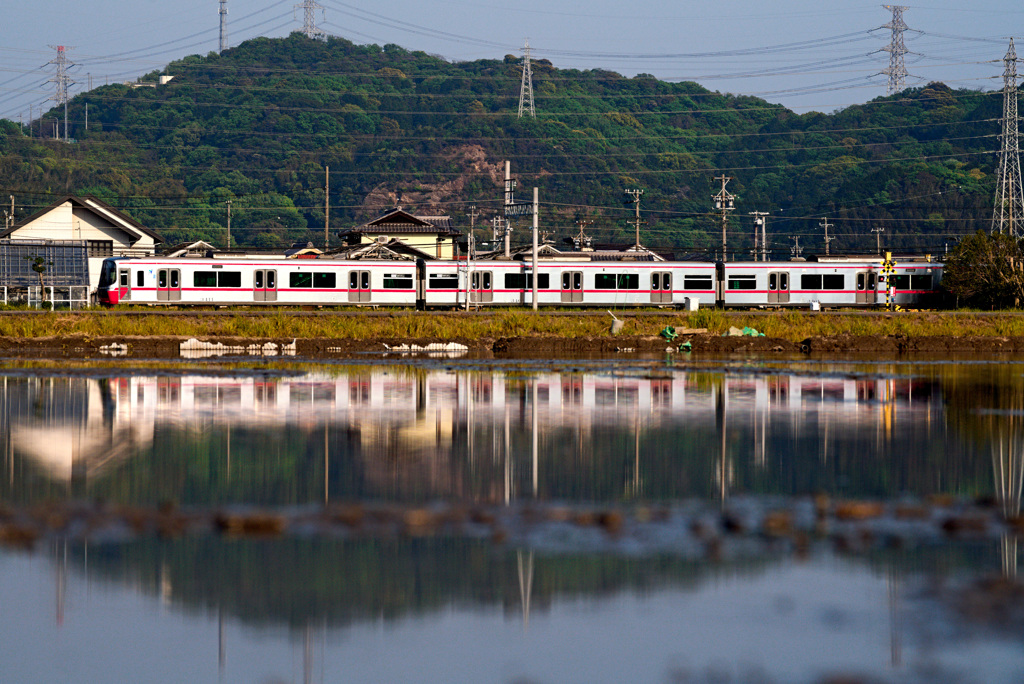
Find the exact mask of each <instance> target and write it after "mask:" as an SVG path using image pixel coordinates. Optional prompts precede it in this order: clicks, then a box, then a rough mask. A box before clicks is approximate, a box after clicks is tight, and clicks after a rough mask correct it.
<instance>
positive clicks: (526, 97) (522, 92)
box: [519, 39, 537, 119]
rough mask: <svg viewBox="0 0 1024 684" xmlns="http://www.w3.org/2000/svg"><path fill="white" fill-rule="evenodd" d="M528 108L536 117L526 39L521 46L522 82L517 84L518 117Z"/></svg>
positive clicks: (531, 114) (528, 43)
mask: <svg viewBox="0 0 1024 684" xmlns="http://www.w3.org/2000/svg"><path fill="white" fill-rule="evenodd" d="M527 108H528V109H529V111H530V116H532V117H534V118H536V117H537V112H536V111H534V108H533V70H532V69H531V68H530V40H529V39H527V40H526V47H524V48H523V82H522V84H521V85H520V86H519V118H520V119H521V118H523V110H524V109H527Z"/></svg>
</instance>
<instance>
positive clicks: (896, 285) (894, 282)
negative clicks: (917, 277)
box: [889, 273, 910, 290]
mask: <svg viewBox="0 0 1024 684" xmlns="http://www.w3.org/2000/svg"><path fill="white" fill-rule="evenodd" d="M889 287H891V288H892V289H894V290H909V289H910V276H909V275H907V274H905V273H904V274H901V275H891V276H889Z"/></svg>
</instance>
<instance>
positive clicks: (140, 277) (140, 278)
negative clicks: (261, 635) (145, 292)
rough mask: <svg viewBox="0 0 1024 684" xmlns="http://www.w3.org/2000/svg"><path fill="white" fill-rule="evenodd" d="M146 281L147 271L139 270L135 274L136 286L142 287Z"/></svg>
mask: <svg viewBox="0 0 1024 684" xmlns="http://www.w3.org/2000/svg"><path fill="white" fill-rule="evenodd" d="M145 283H146V272H145V271H139V272H138V273H137V274H136V275H135V287H142V286H143V285H144V284H145Z"/></svg>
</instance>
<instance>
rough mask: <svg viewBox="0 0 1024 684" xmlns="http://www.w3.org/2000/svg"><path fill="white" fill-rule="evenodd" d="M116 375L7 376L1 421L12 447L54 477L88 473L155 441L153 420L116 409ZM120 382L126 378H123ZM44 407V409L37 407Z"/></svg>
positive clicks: (86, 475)
mask: <svg viewBox="0 0 1024 684" xmlns="http://www.w3.org/2000/svg"><path fill="white" fill-rule="evenodd" d="M116 382H117V381H113V382H111V381H108V380H105V379H104V380H98V379H94V378H93V379H88V378H71V379H66V378H62V379H59V380H58V379H43V378H32V379H25V380H21V379H15V378H5V379H4V383H3V386H2V390H3V399H4V400H3V405H4V406H5V408H6V411H5V413H4V415H3V416H2V419H0V427H3V428H4V431H5V432H7V434H8V439H9V448H11V449H12V450H13V452H14V453H15V454H18V455H20V456H22V457H26V458H28V459H29V460H30V461H32V462H34V463H35V464H36V465H37V466H39V467H40V468H41V469H42V470H43V471H44V472H45V473H46V474H47V475H49V476H50V477H51V478H53V479H54V480H58V481H62V482H70V481H72V480H76V479H88V478H89V477H91V476H92V475H94V474H95V473H96V472H97V471H100V470H102V469H103V468H105V467H107V466H108V465H110V464H113V463H116V462H119V461H122V460H124V459H126V458H129V457H131V456H133V455H134V454H135V453H136V452H137V451H138V450H140V449H145V448H148V447H149V446H151V445H152V443H153V429H154V423H153V421H146V420H141V421H135V420H132V416H131V414H130V412H129V414H128V415H123V414H121V413H120V412H119V411H117V410H116V409H115V407H116V406H117V397H115V396H114V393H115V392H116V391H117V390H116V387H115V386H114V384H115V383H116ZM121 382H122V383H123V382H124V380H122V381H121ZM41 406H43V407H45V410H44V412H43V414H42V415H39V413H38V407H41Z"/></svg>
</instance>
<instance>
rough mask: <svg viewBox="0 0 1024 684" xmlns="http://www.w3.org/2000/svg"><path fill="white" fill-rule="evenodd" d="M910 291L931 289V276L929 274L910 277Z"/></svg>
mask: <svg viewBox="0 0 1024 684" xmlns="http://www.w3.org/2000/svg"><path fill="white" fill-rule="evenodd" d="M910 289H911V290H930V289H932V276H931V274H926V275H912V276H910Z"/></svg>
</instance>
